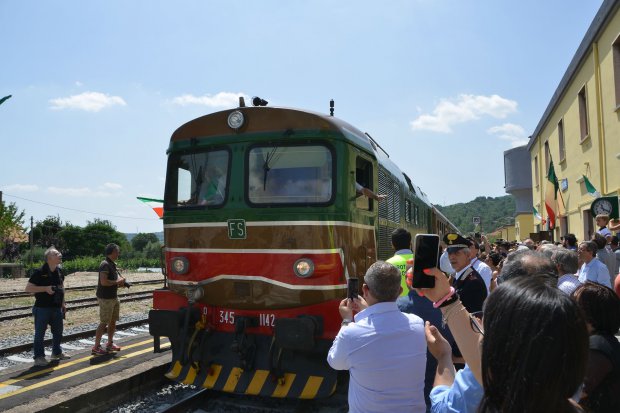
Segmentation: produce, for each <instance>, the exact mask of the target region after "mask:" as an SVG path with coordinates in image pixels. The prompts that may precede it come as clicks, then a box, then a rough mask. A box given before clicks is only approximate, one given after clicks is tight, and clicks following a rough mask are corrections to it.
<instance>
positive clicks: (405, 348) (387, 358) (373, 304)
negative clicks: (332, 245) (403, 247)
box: [327, 261, 426, 413]
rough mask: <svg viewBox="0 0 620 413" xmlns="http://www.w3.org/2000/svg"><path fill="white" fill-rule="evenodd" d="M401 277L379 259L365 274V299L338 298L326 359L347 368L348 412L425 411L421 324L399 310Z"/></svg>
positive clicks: (422, 331)
mask: <svg viewBox="0 0 620 413" xmlns="http://www.w3.org/2000/svg"><path fill="white" fill-rule="evenodd" d="M401 278H402V276H401V274H400V271H399V270H398V268H396V267H395V266H393V265H392V264H389V263H387V262H383V261H377V262H375V263H374V264H372V265H371V266H370V268H368V271H366V275H364V284H363V285H362V292H363V297H359V296H357V295H356V294H355V295H354V296H353V297H352V298H345V299H344V300H342V301H341V302H340V305H339V308H338V310H339V312H340V315H341V317H342V326H341V328H340V331H339V332H338V335H337V336H336V338H335V339H334V343H333V344H332V347H331V349H330V350H329V353H328V355H327V362H328V363H329V365H330V366H331V367H332V368H334V369H336V370H349V375H350V381H349V395H348V401H349V412H352V413H355V412H367V413H368V412H389V411H392V412H405V411H407V412H419V413H423V412H424V411H425V410H426V406H425V403H424V395H423V389H424V368H425V366H426V341H425V337H424V322H423V321H422V319H421V318H420V317H418V316H416V315H414V314H405V313H402V312H401V311H400V310H399V309H398V307H397V305H396V299H397V298H398V296H399V295H400V293H401V291H402V287H401V285H400V281H401ZM353 311H357V314H355V317H353Z"/></svg>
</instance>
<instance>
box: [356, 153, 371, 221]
mask: <svg viewBox="0 0 620 413" xmlns="http://www.w3.org/2000/svg"><path fill="white" fill-rule="evenodd" d="M372 182H373V179H372V163H370V162H369V161H367V160H366V159H364V158H360V157H358V158H357V159H356V161H355V183H357V184H359V185H361V186H363V187H364V188H368V189H370V190H371V191H374V189H373V187H372V186H373V185H372ZM355 206H356V207H357V208H359V209H363V210H366V211H370V210H372V200H371V199H368V198H367V197H365V196H364V195H362V194H360V193H357V194H356V198H355Z"/></svg>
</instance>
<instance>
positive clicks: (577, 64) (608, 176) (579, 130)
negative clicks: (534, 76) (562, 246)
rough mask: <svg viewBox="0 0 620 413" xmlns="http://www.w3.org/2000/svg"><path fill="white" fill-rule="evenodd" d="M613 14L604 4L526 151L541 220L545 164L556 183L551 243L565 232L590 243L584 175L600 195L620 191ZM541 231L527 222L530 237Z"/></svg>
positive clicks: (619, 88) (618, 50) (619, 93)
mask: <svg viewBox="0 0 620 413" xmlns="http://www.w3.org/2000/svg"><path fill="white" fill-rule="evenodd" d="M619 9H620V2H618V1H612V0H605V1H604V2H603V4H602V5H601V8H600V9H599V11H598V13H597V15H596V16H595V18H594V20H593V22H592V24H591V25H590V27H589V29H588V32H587V33H586V35H585V37H584V39H583V40H582V42H581V44H580V45H579V48H578V49H577V52H576V53H575V56H574V57H573V59H572V61H571V63H570V65H569V67H568V69H567V70H566V73H565V74H564V76H563V78H562V80H561V81H560V84H559V86H558V88H557V89H556V91H555V93H554V95H553V97H552V99H551V101H550V102H549V104H548V106H547V109H546V110H545V112H544V114H543V116H542V118H541V119H540V121H539V123H538V126H537V127H536V129H535V130H534V133H533V134H532V136H531V137H530V141H529V143H528V145H527V149H528V151H529V154H530V161H531V164H530V167H531V170H530V171H529V172H531V176H532V198H533V200H532V201H533V205H534V207H535V208H536V209H537V210H538V211H539V212H540V214H541V215H542V216H543V219H544V218H546V215H547V214H546V211H545V185H546V184H547V171H548V170H549V164H550V162H551V161H553V165H554V169H555V174H556V176H557V177H558V180H559V181H560V188H561V189H560V191H559V194H558V198H561V199H562V200H563V202H564V206H565V208H562V207H560V209H559V211H558V212H559V217H558V219H557V222H556V228H555V229H554V230H553V231H550V232H549V235H550V236H552V237H553V239H554V240H559V238H560V236H561V235H564V234H566V233H573V234H575V235H576V236H577V239H578V240H583V239H589V238H590V236H591V235H592V233H593V232H594V231H595V230H596V228H595V225H594V220H593V219H592V216H591V214H590V204H591V203H592V201H593V200H594V198H593V197H592V196H590V194H589V193H588V192H587V190H586V187H585V185H584V179H583V176H584V175H585V176H586V177H587V178H588V179H589V181H590V182H591V183H592V184H593V185H594V187H595V188H596V189H597V190H598V191H599V192H600V193H601V194H602V195H603V196H617V195H618V190H619V188H620V174H619V173H618V172H620V169H619V168H618V166H619V159H620V139H619V137H620V13H619ZM560 195H561V197H560ZM560 202H561V200H560ZM523 224H524V223H522V225H521V230H522V231H523ZM545 229H546V228H544V227H543V225H542V224H541V221H540V220H538V219H534V220H533V225H532V232H539V231H544V230H545Z"/></svg>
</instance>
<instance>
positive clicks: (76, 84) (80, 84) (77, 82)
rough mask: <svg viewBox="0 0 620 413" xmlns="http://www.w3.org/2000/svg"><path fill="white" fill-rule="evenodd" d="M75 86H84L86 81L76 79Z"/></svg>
mask: <svg viewBox="0 0 620 413" xmlns="http://www.w3.org/2000/svg"><path fill="white" fill-rule="evenodd" d="M75 86H77V87H82V86H84V83H82V82H80V81H79V80H76V81H75Z"/></svg>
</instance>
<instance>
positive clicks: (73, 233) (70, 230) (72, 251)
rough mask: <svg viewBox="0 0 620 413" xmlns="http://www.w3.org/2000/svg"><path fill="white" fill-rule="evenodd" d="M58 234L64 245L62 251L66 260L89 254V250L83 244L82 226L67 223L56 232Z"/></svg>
mask: <svg viewBox="0 0 620 413" xmlns="http://www.w3.org/2000/svg"><path fill="white" fill-rule="evenodd" d="M58 236H59V238H60V239H61V241H62V245H63V246H64V248H63V250H62V253H63V256H64V258H65V259H66V260H70V259H73V258H76V257H82V256H87V255H89V254H90V251H88V250H87V249H86V248H85V245H84V231H83V229H82V227H79V226H77V225H71V224H67V225H65V226H64V228H63V229H62V230H61V231H60V232H59V233H58Z"/></svg>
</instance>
